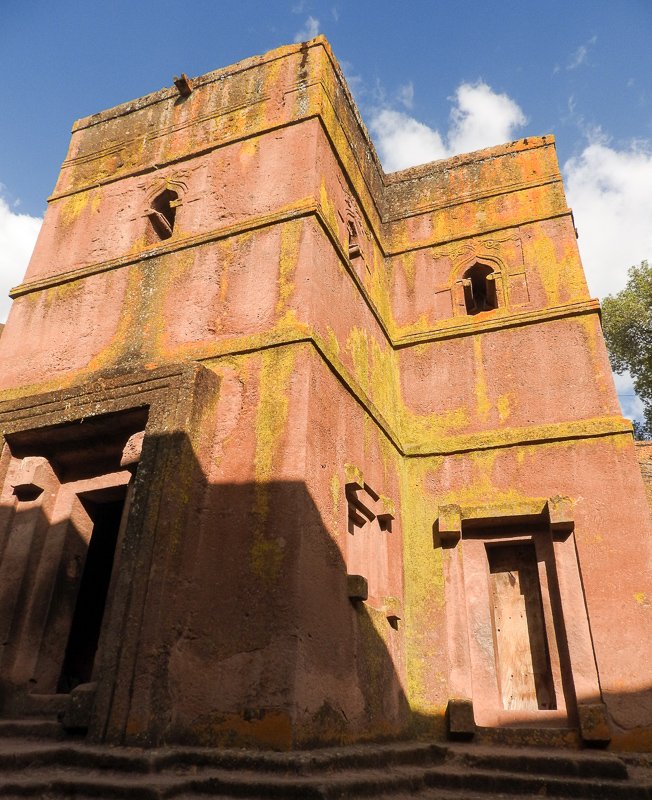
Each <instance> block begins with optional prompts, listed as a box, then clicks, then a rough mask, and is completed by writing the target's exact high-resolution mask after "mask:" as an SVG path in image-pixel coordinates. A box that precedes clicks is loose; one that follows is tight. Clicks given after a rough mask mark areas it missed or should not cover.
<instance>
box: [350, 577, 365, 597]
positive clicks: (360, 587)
mask: <svg viewBox="0 0 652 800" xmlns="http://www.w3.org/2000/svg"><path fill="white" fill-rule="evenodd" d="M346 585H347V591H348V593H349V600H366V599H367V598H368V597H369V585H368V583H367V579H366V578H365V577H364V576H363V575H347V576H346Z"/></svg>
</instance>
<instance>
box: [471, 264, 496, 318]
mask: <svg viewBox="0 0 652 800" xmlns="http://www.w3.org/2000/svg"><path fill="white" fill-rule="evenodd" d="M462 286H463V287H464V303H465V305H466V313H467V314H479V313H480V312H481V311H491V310H492V309H494V308H498V295H497V293H496V281H495V273H494V271H493V269H492V268H491V267H488V266H487V265H486V264H474V265H473V266H472V267H471V268H470V269H468V270H467V271H466V272H465V273H464V277H463V279H462Z"/></svg>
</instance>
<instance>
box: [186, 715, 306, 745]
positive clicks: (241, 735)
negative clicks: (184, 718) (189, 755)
mask: <svg viewBox="0 0 652 800" xmlns="http://www.w3.org/2000/svg"><path fill="white" fill-rule="evenodd" d="M191 734H192V737H193V738H194V739H195V740H196V743H197V744H199V745H203V746H206V747H208V746H210V747H234V746H238V747H242V746H244V747H263V748H272V749H273V750H289V749H290V748H291V747H292V744H293V726H292V720H291V717H290V716H289V714H287V712H284V711H277V710H275V709H264V708H261V709H258V710H256V711H251V710H250V711H249V712H248V714H247V718H245V717H244V716H242V715H241V714H217V713H214V714H206V715H204V716H201V717H199V718H198V719H196V720H195V721H194V722H193V723H192V728H191Z"/></svg>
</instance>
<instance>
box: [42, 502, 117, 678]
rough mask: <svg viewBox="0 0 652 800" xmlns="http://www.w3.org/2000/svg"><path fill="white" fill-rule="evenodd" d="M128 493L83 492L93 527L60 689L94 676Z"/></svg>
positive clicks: (85, 506)
mask: <svg viewBox="0 0 652 800" xmlns="http://www.w3.org/2000/svg"><path fill="white" fill-rule="evenodd" d="M125 496H126V488H122V489H120V490H119V491H118V496H117V497H116V490H115V489H114V490H112V491H111V492H110V493H108V494H105V497H104V498H102V494H99V497H98V496H97V495H96V498H95V499H93V500H89V499H85V498H84V497H81V496H80V500H81V502H82V505H83V506H84V508H85V509H86V512H87V513H88V515H89V516H90V518H91V519H92V521H93V531H92V533H91V538H90V542H89V544H88V551H87V554H86V562H85V564H84V570H83V572H82V576H81V581H80V584H79V591H78V593H77V600H76V603H75V611H74V614H73V618H72V625H71V626H70V633H69V634H68V643H67V646H66V654H65V657H64V660H63V667H62V670H61V675H60V677H59V684H58V687H57V691H58V692H64V693H65V692H71V691H72V690H73V689H74V688H75V686H78V685H79V684H80V683H88V682H89V681H90V680H91V679H92V675H93V664H94V662H95V654H96V652H97V645H98V641H99V638H100V630H101V627H102V619H103V617H104V609H105V606H106V600H107V595H108V591H109V583H110V581H111V570H112V568H113V561H114V558H115V549H116V543H117V540H118V532H119V530H120V523H121V520H122V513H123V510H124V504H125Z"/></svg>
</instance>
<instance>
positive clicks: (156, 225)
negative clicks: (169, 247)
mask: <svg viewBox="0 0 652 800" xmlns="http://www.w3.org/2000/svg"><path fill="white" fill-rule="evenodd" d="M179 204H180V201H179V195H178V194H177V193H176V192H175V191H174V190H173V189H164V190H163V191H162V192H161V193H160V194H158V195H156V197H155V198H154V199H153V200H152V203H151V206H150V210H149V211H148V212H147V216H148V217H149V221H150V223H151V228H152V232H153V234H154V236H155V238H153V241H157V240H158V241H163V240H164V239H169V238H170V237H171V236H172V233H173V232H174V221H175V217H176V213H177V207H178V206H179Z"/></svg>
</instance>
